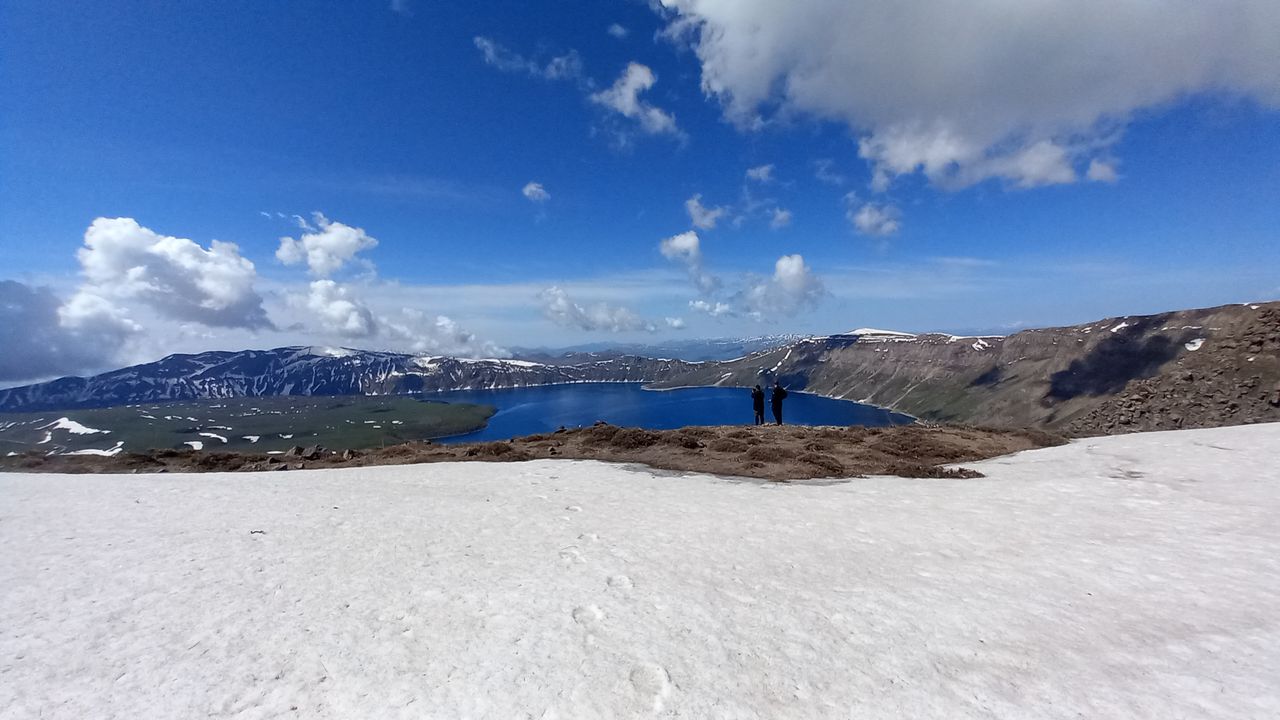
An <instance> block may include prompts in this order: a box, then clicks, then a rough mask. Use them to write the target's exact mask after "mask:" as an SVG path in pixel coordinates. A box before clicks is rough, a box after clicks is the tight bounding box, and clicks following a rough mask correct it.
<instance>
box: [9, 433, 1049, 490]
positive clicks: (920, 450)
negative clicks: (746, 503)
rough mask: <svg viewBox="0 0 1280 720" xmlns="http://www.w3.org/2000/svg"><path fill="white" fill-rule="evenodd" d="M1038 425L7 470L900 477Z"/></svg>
mask: <svg viewBox="0 0 1280 720" xmlns="http://www.w3.org/2000/svg"><path fill="white" fill-rule="evenodd" d="M1064 442H1065V440H1063V439H1062V438H1061V437H1058V436H1056V435H1051V434H1049V433H1045V432H1042V431H1038V430H1031V431H1023V430H1015V431H1008V430H991V429H984V428H975V427H965V426H921V425H907V426H899V427H892V428H863V427H850V428H836V427H823V428H814V427H802V426H784V427H777V426H773V425H765V426H761V427H747V428H743V427H740V426H725V427H697V428H693V427H690V428H682V429H680V430H642V429H640V428H619V427H615V426H613V425H606V424H597V425H595V426H592V427H588V428H581V429H578V430H561V431H558V432H555V433H550V434H544V435H530V436H528V437H523V438H516V439H514V440H510V441H506V442H488V443H474V444H468V445H438V444H435V443H431V442H413V443H405V444H403V445H394V446H391V447H387V448H381V449H376V450H347V451H344V452H342V453H337V452H332V451H327V450H325V449H323V448H307V449H305V450H304V449H302V448H295V450H294V451H290V453H289V454H288V455H263V454H253V453H227V452H207V451H200V450H155V451H152V452H147V453H125V454H122V455H118V456H116V457H94V456H71V455H54V456H45V455H42V454H40V453H38V452H29V453H26V454H23V455H16V456H12V457H4V458H0V471H11V472H67V473H129V472H241V471H262V470H300V469H304V468H333V467H360V466H365V465H405V464H411V463H426V462H455V461H479V462H513V461H520V460H534V459H543V458H556V459H583V460H603V461H607V462H626V463H641V464H644V465H648V466H651V467H655V468H661V469H665V470H681V471H693V472H704V473H711V474H716V475H738V476H745V477H754V478H761V479H766V480H793V479H794V480H799V479H807V478H827V477H853V476H859V475H899V476H903V477H980V473H978V472H976V471H973V470H969V469H965V468H958V469H952V468H945V467H941V466H942V465H948V464H955V463H964V462H973V461H976V460H983V459H986V458H990V457H996V456H998V455H1007V454H1009V453H1012V452H1018V451H1020V450H1029V449H1033V448H1039V447H1047V446H1050V445H1061V444H1062V443H1064Z"/></svg>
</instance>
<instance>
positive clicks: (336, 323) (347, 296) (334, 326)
mask: <svg viewBox="0 0 1280 720" xmlns="http://www.w3.org/2000/svg"><path fill="white" fill-rule="evenodd" d="M301 304H302V306H303V308H304V309H305V310H306V311H307V312H308V313H309V315H310V317H311V318H313V319H314V320H316V321H318V323H319V326H320V328H321V329H323V330H324V331H325V332H328V333H333V334H336V335H339V336H341V337H344V338H369V337H373V336H374V335H376V334H377V332H378V325H377V322H376V321H375V320H374V317H373V312H372V311H371V310H369V308H368V307H366V306H365V305H364V303H362V302H361V301H360V300H359V299H357V298H355V297H353V296H352V294H351V292H350V291H349V290H348V289H347V288H345V287H343V286H341V285H339V284H338V283H336V282H334V281H332V280H316V281H314V282H312V283H311V285H310V287H309V290H308V293H307V295H306V297H305V298H304V299H303V300H302V303H301Z"/></svg>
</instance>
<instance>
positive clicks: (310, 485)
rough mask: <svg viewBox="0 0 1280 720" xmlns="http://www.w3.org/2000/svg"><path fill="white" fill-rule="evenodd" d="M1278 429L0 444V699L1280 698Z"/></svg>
mask: <svg viewBox="0 0 1280 720" xmlns="http://www.w3.org/2000/svg"><path fill="white" fill-rule="evenodd" d="M1277 447H1280V425H1260V426H1252V427H1243V428H1229V429H1218V430H1197V431H1184V432H1177V433H1152V434H1147V435H1130V436H1123V437H1114V438H1105V439H1092V440H1087V441H1080V442H1076V443H1073V444H1072V445H1069V446H1065V447H1060V448H1050V449H1046V450H1040V451H1035V452H1029V453H1023V454H1021V455H1017V456H1012V457H1007V458H1000V459H996V460H992V461H988V462H985V463H978V464H976V465H975V466H976V467H979V468H980V469H982V470H983V472H985V473H987V474H988V476H989V477H987V478H983V479H977V480H907V479H899V478H868V479H857V480H853V481H851V482H847V483H837V484H820V483H813V484H793V485H780V484H761V483H753V482H743V481H736V480H729V479H721V478H713V477H708V476H703V475H676V474H670V473H658V472H653V471H648V470H644V469H638V468H628V467H622V466H616V465H606V464H602V463H595V462H574V461H537V462H532V463H522V464H497V463H495V464H489V463H474V464H448V465H443V464H442V465H423V466H401V467H382V468H353V469H341V470H325V471H301V472H290V473H277V474H236V475H185V476H184V475H149V476H146V475H136V476H112V477H103V476H50V475H21V474H12V475H0V627H3V628H4V631H3V632H2V633H0V717H5V718H10V717H13V718H24V717H54V718H81V717H120V718H126V717H128V718H132V717H148V718H183V717H195V716H204V715H217V716H231V717H245V718H256V717H273V716H276V715H283V714H287V715H290V716H298V717H316V718H344V717H378V718H395V717H406V718H408V717H414V718H417V717H427V718H478V717H501V718H507V717H533V718H543V717H546V718H611V717H627V718H629V717H690V718H701V717H719V718H755V717H760V718H778V717H786V718H810V717H814V718H817V717H822V718H829V717H858V718H903V717H909V718H969V717H973V718H990V717H1008V718H1076V717H1081V716H1084V717H1100V718H1101V717H1107V718H1110V717H1195V718H1274V717H1277V716H1280V683H1277V682H1276V680H1275V677H1276V675H1275V668H1276V667H1278V666H1280V619H1277V613H1276V612H1275V608H1276V607H1280V523H1277V521H1276V517H1277V511H1280V469H1277V467H1276V462H1275V457H1276V448H1277ZM255 531H261V532H255Z"/></svg>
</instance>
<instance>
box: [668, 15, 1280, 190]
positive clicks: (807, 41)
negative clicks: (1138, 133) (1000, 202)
mask: <svg viewBox="0 0 1280 720" xmlns="http://www.w3.org/2000/svg"><path fill="white" fill-rule="evenodd" d="M662 5H664V6H665V7H666V8H667V11H668V17H670V18H672V23H671V25H670V26H669V32H668V35H669V36H671V37H676V38H681V39H686V40H688V41H690V42H691V43H692V44H693V45H694V47H695V49H696V52H697V55H698V58H699V60H700V61H701V66H702V86H703V89H704V91H705V92H706V93H707V94H709V95H713V96H715V97H717V98H719V99H720V100H721V101H722V103H723V105H724V109H725V113H726V115H727V116H728V117H729V118H730V119H732V120H733V121H735V122H737V123H739V124H740V125H742V126H744V127H747V126H751V125H753V124H756V123H758V122H759V120H760V116H761V115H762V114H769V113H772V112H778V113H782V114H796V113H801V114H809V115H812V116H815V117H818V118H823V119H830V120H835V121H838V122H843V123H845V124H847V125H848V126H849V127H850V128H851V129H853V130H854V131H855V132H856V133H858V134H859V135H860V136H861V143H860V146H859V152H860V155H861V156H862V157H863V158H864V159H866V160H867V161H868V162H869V163H870V164H871V165H872V168H873V177H874V185H875V186H876V187H877V188H879V189H884V188H885V187H887V186H888V184H889V182H890V181H891V180H892V179H893V178H894V177H896V176H899V175H904V174H911V173H916V172H920V173H923V174H924V175H925V176H926V177H928V178H929V180H930V181H931V182H933V183H935V184H937V185H938V186H940V187H944V188H958V187H964V186H967V185H972V184H974V183H977V182H980V181H983V180H985V179H988V178H999V179H1003V180H1005V181H1008V182H1009V183H1011V184H1013V185H1014V186H1017V187H1035V186H1040V185H1049V184H1056V183H1067V182H1073V181H1074V180H1076V178H1077V176H1078V174H1079V168H1081V167H1083V166H1086V165H1087V164H1088V163H1089V161H1091V160H1092V159H1094V157H1095V156H1096V154H1097V153H1099V152H1105V151H1106V149H1107V148H1108V146H1109V145H1110V144H1112V143H1113V142H1114V139H1115V138H1117V137H1118V136H1119V133H1117V132H1116V130H1118V129H1119V128H1122V127H1123V126H1124V125H1125V124H1126V123H1127V122H1128V120H1129V118H1131V117H1132V116H1133V114H1134V113H1135V112H1137V111H1140V110H1143V109H1147V108H1154V107H1159V106H1161V105H1162V104H1166V103H1170V102H1174V101H1177V100H1179V99H1182V98H1185V97H1187V96H1188V95H1191V94H1196V93H1202V92H1226V93H1230V94H1234V95H1238V96H1243V97H1246V98H1251V99H1253V100H1256V101H1258V102H1260V103H1262V104H1263V105H1267V106H1271V107H1277V106H1280V73H1277V72H1276V71H1275V68H1276V67H1280V43H1277V42H1276V40H1275V38H1277V37H1280V3H1276V2H1275V1H1274V0H1224V2H1178V3H1166V2H1131V3H1122V4H1121V5H1117V4H1116V3H1115V2H1114V1H1113V0H1042V1H1041V2H1022V3H1016V2H1015V3H1011V2H1008V1H1007V0H971V1H970V2H963V3H942V4H939V3H937V2H933V1H932V0H899V1H898V2H892V3H875V2H848V1H847V0H793V1H792V2H788V3H777V2H773V1H772V0H737V1H735V2H727V1H725V0H662ZM1086 174H1087V173H1086Z"/></svg>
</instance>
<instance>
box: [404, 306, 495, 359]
mask: <svg viewBox="0 0 1280 720" xmlns="http://www.w3.org/2000/svg"><path fill="white" fill-rule="evenodd" d="M381 322H382V329H383V331H384V334H385V335H387V336H388V337H389V338H391V339H392V340H393V342H395V343H396V345H397V348H398V349H400V350H403V351H408V352H413V353H431V354H433V355H447V356H450V357H477V358H502V357H510V356H511V353H510V351H508V350H506V349H505V348H502V347H500V346H498V345H496V344H494V343H493V342H490V341H488V340H484V339H482V338H480V337H478V336H477V335H476V334H475V333H472V332H468V331H467V330H465V329H463V328H462V327H460V326H459V325H458V323H457V322H455V321H454V320H453V319H452V318H449V317H448V316H446V315H436V316H431V315H428V314H427V313H424V312H421V311H419V310H414V309H412V308H404V309H402V310H401V311H400V314H399V316H398V317H395V318H393V319H386V318H384V319H383V320H382V321H381Z"/></svg>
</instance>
